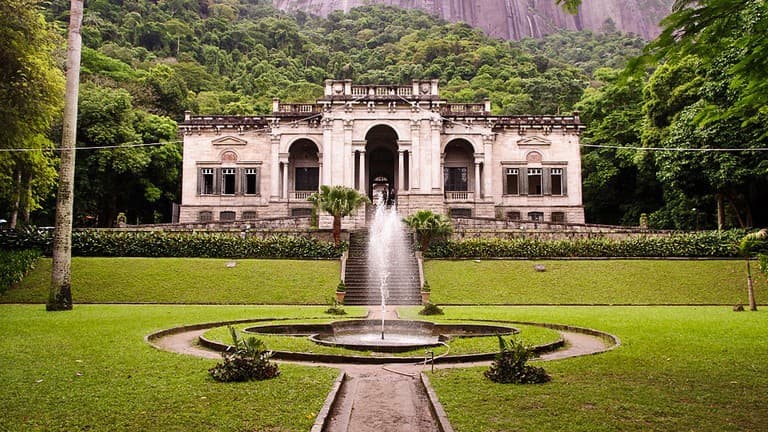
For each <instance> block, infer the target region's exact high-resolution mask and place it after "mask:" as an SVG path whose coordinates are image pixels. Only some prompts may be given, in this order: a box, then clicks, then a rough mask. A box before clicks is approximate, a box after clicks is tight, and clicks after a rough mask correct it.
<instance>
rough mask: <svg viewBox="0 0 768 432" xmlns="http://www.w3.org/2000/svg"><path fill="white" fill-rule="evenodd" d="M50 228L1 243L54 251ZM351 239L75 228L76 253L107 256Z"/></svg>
mask: <svg viewBox="0 0 768 432" xmlns="http://www.w3.org/2000/svg"><path fill="white" fill-rule="evenodd" d="M52 243H53V236H52V234H51V233H49V232H42V233H41V232H23V231H7V232H2V233H0V248H5V249H22V248H29V247H36V248H38V249H40V250H42V251H43V253H45V254H47V255H50V253H51V247H52ZM345 247H346V244H342V245H341V246H340V247H338V248H337V247H335V246H334V245H333V243H331V242H324V241H320V240H317V239H313V238H305V237H292V236H285V235H277V236H272V237H267V238H257V237H246V238H240V237H239V236H237V235H229V234H221V233H168V232H164V231H150V232H123V231H75V232H73V233H72V255H74V256H101V257H172V258H193V257H194V258H338V257H339V256H341V253H342V251H343V250H344V248H345Z"/></svg>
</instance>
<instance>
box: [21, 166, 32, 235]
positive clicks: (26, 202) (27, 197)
mask: <svg viewBox="0 0 768 432" xmlns="http://www.w3.org/2000/svg"><path fill="white" fill-rule="evenodd" d="M31 207H32V170H31V169H26V170H24V175H23V176H22V178H21V199H20V200H19V213H21V220H22V221H23V222H24V224H26V225H29V214H30V213H31V212H32V208H31Z"/></svg>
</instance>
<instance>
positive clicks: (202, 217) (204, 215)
mask: <svg viewBox="0 0 768 432" xmlns="http://www.w3.org/2000/svg"><path fill="white" fill-rule="evenodd" d="M198 220H199V221H200V222H210V221H212V220H213V212H210V211H201V212H200V213H199V214H198Z"/></svg>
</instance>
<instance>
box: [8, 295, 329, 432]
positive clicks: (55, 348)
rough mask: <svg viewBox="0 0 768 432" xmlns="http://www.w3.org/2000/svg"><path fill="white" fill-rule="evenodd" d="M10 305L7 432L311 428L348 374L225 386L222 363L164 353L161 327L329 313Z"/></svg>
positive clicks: (291, 369)
mask: <svg viewBox="0 0 768 432" xmlns="http://www.w3.org/2000/svg"><path fill="white" fill-rule="evenodd" d="M44 309H45V308H44V307H43V306H42V305H23V306H19V305H0V364H2V368H0V383H2V391H0V406H2V407H3V415H1V416H0V430H2V431H34V430H39V431H73V430H91V431H115V430H120V431H206V432H207V431H307V430H309V428H310V427H311V425H312V424H313V423H314V421H315V417H316V414H317V412H318V410H319V409H320V408H321V407H322V405H323V402H324V400H325V398H326V396H327V394H328V392H329V391H330V389H331V385H332V383H333V380H334V379H335V378H336V377H337V376H338V371H337V370H335V369H330V368H321V367H304V366H296V365H289V364H283V365H280V370H281V372H282V373H281V376H280V377H278V378H277V379H273V380H268V381H262V382H249V383H233V384H223V383H218V382H215V381H213V379H211V378H210V377H209V376H208V372H207V370H208V369H209V368H210V367H212V366H213V365H214V364H215V363H216V361H215V360H205V359H199V358H195V357H191V356H185V355H180V354H174V353H168V352H163V351H159V350H156V349H154V348H152V347H150V346H149V345H148V344H146V343H145V342H144V340H143V339H144V337H145V336H146V335H147V334H149V333H152V332H153V331H156V330H160V329H163V328H169V327H172V326H176V325H180V324H189V323H200V322H211V321H218V320H227V319H241V318H256V317H305V316H306V317H311V316H317V315H322V308H307V307H290V308H286V307H243V306H144V305H141V306H117V305H100V306H96V305H75V309H74V310H73V311H71V312H55V313H49V312H45V310H44Z"/></svg>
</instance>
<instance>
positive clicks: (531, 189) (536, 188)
mask: <svg viewBox="0 0 768 432" xmlns="http://www.w3.org/2000/svg"><path fill="white" fill-rule="evenodd" d="M528 195H541V168H528Z"/></svg>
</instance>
